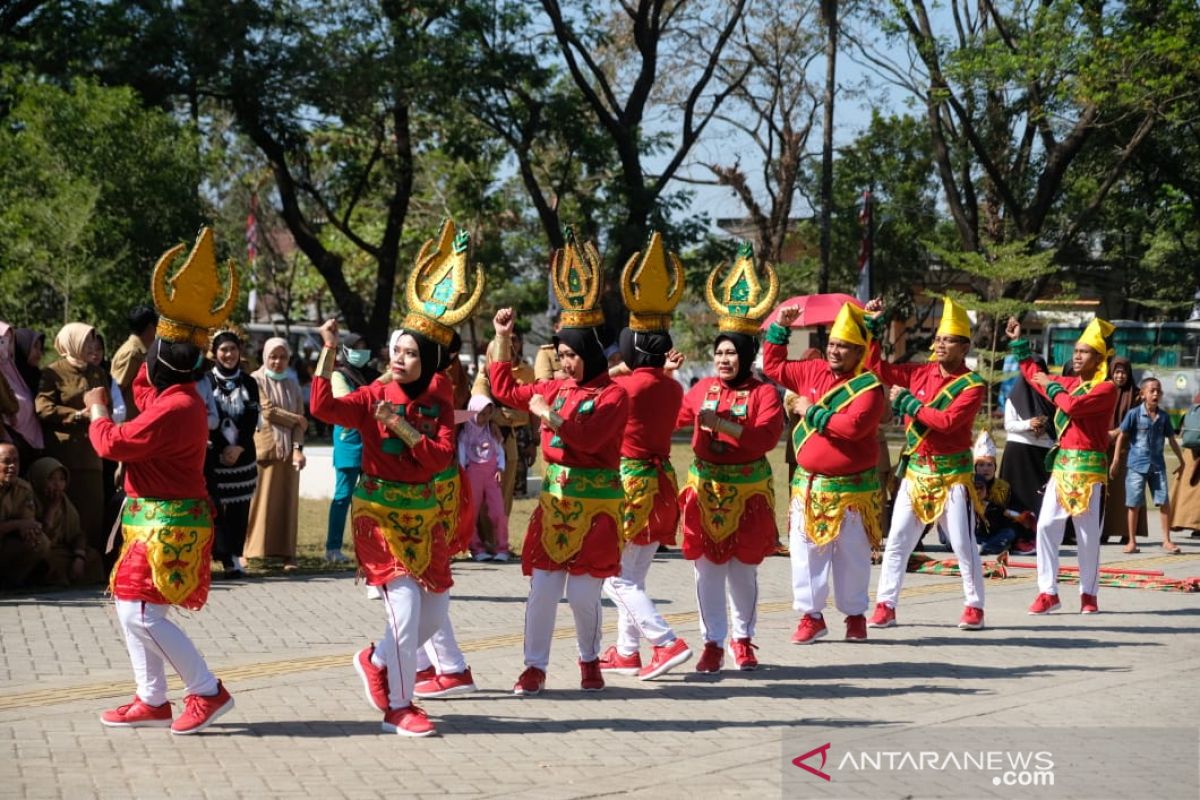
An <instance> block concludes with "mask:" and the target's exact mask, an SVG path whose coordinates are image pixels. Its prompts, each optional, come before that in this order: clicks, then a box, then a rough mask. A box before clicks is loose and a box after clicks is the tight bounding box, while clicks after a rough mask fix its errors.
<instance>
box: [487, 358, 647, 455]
mask: <svg viewBox="0 0 1200 800" xmlns="http://www.w3.org/2000/svg"><path fill="white" fill-rule="evenodd" d="M488 377H489V378H490V379H491V382H492V397H493V398H495V399H496V400H498V401H499V402H501V403H503V404H504V405H506V406H509V407H511V408H516V409H520V410H521V411H528V410H529V401H530V400H531V399H532V398H533V396H534V395H535V394H537V395H541V396H542V398H543V399H544V400H545V401H546V402H547V403H549V404H550V407H551V408H554V406H555V400H556V399H557V398H559V397H561V398H562V401H563V402H562V405H561V406H559V407H558V408H554V411H555V413H557V414H558V415H559V416H560V417H562V419H563V423H562V425H560V426H559V428H558V430H557V431H554V430H552V429H551V428H550V426H549V425H543V426H542V455H543V456H544V457H545V459H546V461H547V462H548V463H551V464H562V465H563V466H566V467H586V468H590V469H619V468H620V466H621V438H622V435H623V434H624V432H625V423H626V421H627V419H628V416H629V396H628V395H627V394H625V390H624V389H622V388H621V387H620V386H618V385H617V384H616V383H614V382H613V380H612V378H610V377H609V376H608V373H607V372H604V373H602V374H600V375H597V376H596V377H595V378H593V379H592V380H590V381H589V382H587V383H585V384H583V385H580V384H577V383H576V382H575V380H574V379H573V378H566V379H564V380H549V381H537V382H536V383H531V384H525V385H524V386H518V385H517V382H516V380H515V379H514V378H513V374H512V364H511V363H509V362H508V361H493V362H492V363H491V365H490V366H489V367H488ZM589 402H590V403H591V406H590V409H589V410H585V411H584V412H583V413H580V406H584V408H585V409H587V408H588V407H587V406H586V405H585V404H587V403H589ZM556 433H557V435H558V439H559V441H561V442H562V446H561V447H558V446H556V445H555V444H553V442H554V438H555V434H556Z"/></svg>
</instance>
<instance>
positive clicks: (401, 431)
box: [388, 417, 421, 447]
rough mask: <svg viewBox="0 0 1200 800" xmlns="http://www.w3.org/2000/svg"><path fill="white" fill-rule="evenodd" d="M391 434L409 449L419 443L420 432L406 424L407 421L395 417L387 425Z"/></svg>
mask: <svg viewBox="0 0 1200 800" xmlns="http://www.w3.org/2000/svg"><path fill="white" fill-rule="evenodd" d="M388 427H389V428H391V430H392V433H394V434H396V435H397V436H399V437H400V441H402V442H404V443H405V444H406V445H408V446H409V447H415V446H416V444H417V442H419V441H421V432H420V431H418V430H417V429H416V428H414V427H413V426H412V425H409V424H408V420H405V419H401V418H400V417H396V418H395V419H394V420H392V422H391V423H390V424H389V425H388Z"/></svg>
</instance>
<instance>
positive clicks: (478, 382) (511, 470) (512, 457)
mask: <svg viewBox="0 0 1200 800" xmlns="http://www.w3.org/2000/svg"><path fill="white" fill-rule="evenodd" d="M522 346H523V343H522V341H521V336H520V334H518V333H514V334H513V336H512V352H513V354H514V361H513V366H512V372H513V378H515V379H516V381H517V385H518V386H524V385H525V384H529V383H533V382H534V380H535V378H534V370H532V369H530V368H529V365H528V364H526V363H525V362H524V361H523V360H520V354H521V348H522ZM495 356H496V342H495V340H492V341H491V342H490V343H488V347H487V364H486V365H485V366H484V368H483V369H481V370H479V374H478V375H476V376H475V385H474V386H472V387H471V394H482V395H486V396H488V397H491V398H492V400H493V401H494V400H495V397H493V396H492V386H491V381H489V380H488V369H487V367H488V366H490V365H491V363H492V359H494V358H495ZM495 421H496V424H497V425H498V426H499V427H500V434H501V436H502V437H503V438H504V473H503V474H502V475H501V480H500V490H501V492H502V493H503V495H504V513H505V514H511V513H512V503H513V485H514V484H515V482H516V479H517V469H524V468H525V462H524V461H523V460H522V459H521V457H520V454H519V453H518V452H517V429H518V428H523V427H525V426H527V425H529V413H528V412H525V411H518V410H517V409H515V408H509V407H508V406H505V405H501V404H500V403H496V415H495ZM481 522H483V524H484V525H487V522H486V521H485V520H484V519H483V518H482V517H481ZM481 538H482V531H481Z"/></svg>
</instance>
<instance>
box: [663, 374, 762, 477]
mask: <svg viewBox="0 0 1200 800" xmlns="http://www.w3.org/2000/svg"><path fill="white" fill-rule="evenodd" d="M714 385H715V386H717V387H718V391H717V392H715V393H714V395H713V396H715V397H716V398H717V407H716V409H715V410H716V412H717V416H719V417H722V418H724V419H727V420H730V421H731V422H735V423H737V424H738V425H741V426H743V427H742V436H741V438H740V439H734V438H733V437H732V436H729V435H727V434H724V433H720V434H718V433H715V432H714V431H708V430H704V429H703V428H701V427H700V426H699V425H695V422H696V415H697V414H699V413H700V409H701V408H702V407H703V406H704V402H705V400H707V399H708V398H709V396H710V395H709V387H711V386H714ZM742 392H745V393H746V395H745V397H744V398H740V397H739V396H740V395H741V393H742ZM743 402H744V403H745V404H746V415H745V416H744V417H737V416H733V415H732V414H731V413H730V408H731V407H732V406H734V405H736V404H741V403H743ZM689 425H695V430H694V431H693V432H692V450H693V451H695V453H696V456H697V457H698V458H700V459H702V460H704V461H709V462H712V463H713V464H748V463H750V462H751V461H756V460H757V459H759V458H762V457H763V456H764V455H766V454H767V453H768V452H769V451H770V450H771V448H773V447H774V446H775V445H777V444H778V443H779V434H780V433H782V432H783V403H781V402H780V400H779V394H778V393H777V392H776V391H775V387H774V386H771V385H770V384H768V383H763V382H762V381H760V380H758V379H757V378H750V379H749V380H747V381H746V382H745V383H743V384H741V385H740V386H738V387H737V388H736V389H730V388H729V387H727V386H725V385H724V384H723V383H721V379H720V378H717V377H716V376H713V377H711V378H702V379H701V380H700V381H698V382H697V383H696V385H695V386H693V387H692V388H691V390H690V391H688V393H687V394H686V395H684V398H683V405H682V407H680V409H679V415H678V417H676V419H675V427H676V428H686V427H687V426H689ZM714 444H717V447H716V448H715V449H714V447H713V445H714Z"/></svg>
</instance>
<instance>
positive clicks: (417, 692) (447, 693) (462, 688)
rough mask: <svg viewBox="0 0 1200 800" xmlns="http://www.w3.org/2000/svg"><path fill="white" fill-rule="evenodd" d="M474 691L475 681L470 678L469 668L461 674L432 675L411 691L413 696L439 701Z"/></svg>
mask: <svg viewBox="0 0 1200 800" xmlns="http://www.w3.org/2000/svg"><path fill="white" fill-rule="evenodd" d="M474 691H476V689H475V680H474V679H473V678H472V677H471V668H470V667H467V668H466V669H465V670H463V671H462V672H447V673H446V674H445V675H434V676H433V677H432V678H430V679H429V680H425V681H421V682H420V683H418V684H417V685H416V687H415V688H414V689H413V696H415V697H420V698H422V699H426V698H427V699H430V700H441V699H443V698H446V697H454V695H456V694H470V693H471V692H474Z"/></svg>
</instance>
